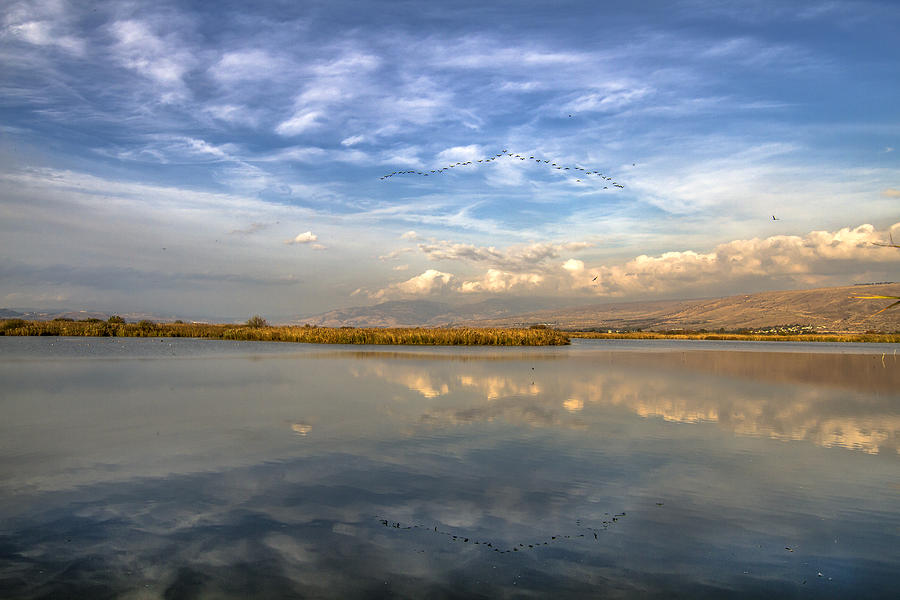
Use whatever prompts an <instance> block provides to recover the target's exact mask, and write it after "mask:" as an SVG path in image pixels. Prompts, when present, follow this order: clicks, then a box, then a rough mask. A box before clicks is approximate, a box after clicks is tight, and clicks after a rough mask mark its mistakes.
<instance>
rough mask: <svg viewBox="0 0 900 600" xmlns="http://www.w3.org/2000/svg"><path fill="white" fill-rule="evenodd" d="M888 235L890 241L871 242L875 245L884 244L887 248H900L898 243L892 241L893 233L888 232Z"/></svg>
mask: <svg viewBox="0 0 900 600" xmlns="http://www.w3.org/2000/svg"><path fill="white" fill-rule="evenodd" d="M888 237H890V239H891V243H887V242H872V244H874V245H875V246H886V247H888V248H900V244H895V243H894V235H893V234H892V233H888Z"/></svg>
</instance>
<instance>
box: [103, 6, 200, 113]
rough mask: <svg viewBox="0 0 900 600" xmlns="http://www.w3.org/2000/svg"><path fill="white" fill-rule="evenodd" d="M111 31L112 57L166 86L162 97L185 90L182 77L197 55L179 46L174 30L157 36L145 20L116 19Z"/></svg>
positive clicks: (182, 92) (171, 96) (166, 97)
mask: <svg viewBox="0 0 900 600" xmlns="http://www.w3.org/2000/svg"><path fill="white" fill-rule="evenodd" d="M110 31H111V32H112V34H113V37H115V38H116V44H115V45H114V46H113V47H112V51H113V53H114V58H115V59H116V60H117V61H118V62H119V63H121V64H122V65H123V66H125V67H127V68H129V69H132V70H134V71H136V72H138V73H140V74H141V75H143V76H145V77H147V78H149V79H152V80H153V81H155V82H156V83H157V84H159V85H161V86H163V88H164V89H167V90H169V91H168V92H163V93H162V94H161V98H162V99H163V100H170V99H176V98H180V97H182V96H184V95H185V94H186V89H185V87H184V83H183V77H184V75H185V73H186V72H187V71H188V70H189V69H190V68H191V67H192V66H193V65H194V64H195V63H196V60H197V59H195V58H194V57H193V55H192V53H191V52H189V51H188V50H187V49H185V48H183V47H182V45H181V44H180V43H179V42H178V40H177V39H176V38H175V36H174V34H170V35H169V36H167V37H165V38H163V37H160V36H158V35H156V34H155V33H154V32H153V31H151V29H150V27H149V25H148V24H146V23H144V22H141V21H138V20H126V21H116V22H115V23H113V24H112V25H110Z"/></svg>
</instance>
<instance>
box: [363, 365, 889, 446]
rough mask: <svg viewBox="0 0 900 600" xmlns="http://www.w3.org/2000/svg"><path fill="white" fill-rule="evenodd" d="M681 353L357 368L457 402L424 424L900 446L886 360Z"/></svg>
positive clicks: (431, 410) (434, 408) (434, 407)
mask: <svg viewBox="0 0 900 600" xmlns="http://www.w3.org/2000/svg"><path fill="white" fill-rule="evenodd" d="M681 354H682V355H681V356H679V355H678V353H668V354H666V353H652V354H638V353H631V354H627V355H613V354H609V355H605V356H601V357H600V358H601V360H595V361H585V360H582V361H578V360H575V361H567V362H558V363H553V364H552V366H549V365H547V366H546V368H545V367H544V366H541V367H540V368H538V369H537V370H536V371H533V370H531V369H530V367H529V366H528V365H530V364H531V363H530V362H529V361H527V360H526V361H520V363H519V364H518V365H509V366H508V367H507V368H505V369H497V368H496V366H495V365H493V364H491V363H482V362H478V361H468V362H466V363H465V364H463V365H456V366H454V368H453V369H452V370H446V369H443V370H441V369H429V368H428V367H429V365H428V364H427V363H426V364H422V363H419V362H418V361H404V360H399V361H398V360H385V361H378V360H367V361H364V362H362V363H360V365H361V366H358V367H357V368H356V369H355V370H354V372H355V374H356V376H357V377H363V378H367V377H373V376H374V377H378V378H380V379H382V380H384V381H387V382H389V383H391V384H397V385H400V386H403V387H406V388H407V389H409V390H411V391H414V392H416V393H418V394H420V395H421V396H422V397H423V398H426V399H430V400H432V399H437V398H441V397H444V398H448V399H452V400H451V401H448V402H446V403H437V404H429V405H427V406H425V407H423V409H422V411H421V417H420V421H421V422H422V423H426V424H429V425H431V426H437V425H459V424H471V423H475V422H478V421H492V420H495V419H504V420H506V421H507V422H509V423H513V424H520V425H521V424H527V425H531V426H546V427H552V426H560V425H561V426H564V427H570V428H579V429H581V428H584V427H590V426H591V423H592V420H595V419H598V418H602V414H603V411H605V410H609V409H614V408H623V409H626V410H628V411H630V412H631V413H634V414H636V415H639V416H641V417H644V418H660V419H663V420H664V421H667V422H673V423H693V424H697V423H704V422H708V423H716V424H717V425H718V426H719V427H721V428H724V429H726V430H729V431H732V432H734V433H736V434H740V435H752V436H762V437H770V438H773V439H779V440H797V441H808V442H812V443H814V444H817V445H819V446H823V447H840V448H847V449H852V450H859V451H863V452H867V453H872V454H876V453H881V452H893V453H898V452H900V445H898V439H900V435H898V432H900V396H898V395H897V392H898V390H900V378H898V377H897V373H898V372H900V371H898V368H897V367H895V366H894V365H891V366H890V368H887V367H882V365H881V363H880V360H879V357H875V356H865V355H858V356H847V355H815V354H793V355H785V354H763V353H740V352H730V353H705V352H692V353H681ZM723 355H724V356H723ZM369 358H370V359H371V358H372V357H369ZM407 358H408V357H407ZM876 363H877V364H876ZM498 370H500V371H501V372H500V373H498V372H497V371H498ZM510 372H512V373H510ZM567 413H568V414H567ZM575 417H577V418H575Z"/></svg>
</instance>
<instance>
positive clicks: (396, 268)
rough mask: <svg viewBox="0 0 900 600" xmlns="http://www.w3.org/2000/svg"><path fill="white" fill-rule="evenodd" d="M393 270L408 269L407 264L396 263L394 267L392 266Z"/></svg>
mask: <svg viewBox="0 0 900 600" xmlns="http://www.w3.org/2000/svg"><path fill="white" fill-rule="evenodd" d="M394 270H395V271H408V270H409V265H397V266H396V267H394Z"/></svg>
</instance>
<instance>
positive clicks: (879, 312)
mask: <svg viewBox="0 0 900 600" xmlns="http://www.w3.org/2000/svg"><path fill="white" fill-rule="evenodd" d="M851 298H856V299H858V300H896V302H894V303H893V304H888V305H887V306H885V307H884V308H882V309H881V310H879V311H878V312H877V313H875V314H873V315H870V316H871V317H874V316H875V315H878V314H881V313H883V312H884V311H886V310H887V309H889V308H894V307H895V306H897V305H898V304H900V296H851Z"/></svg>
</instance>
